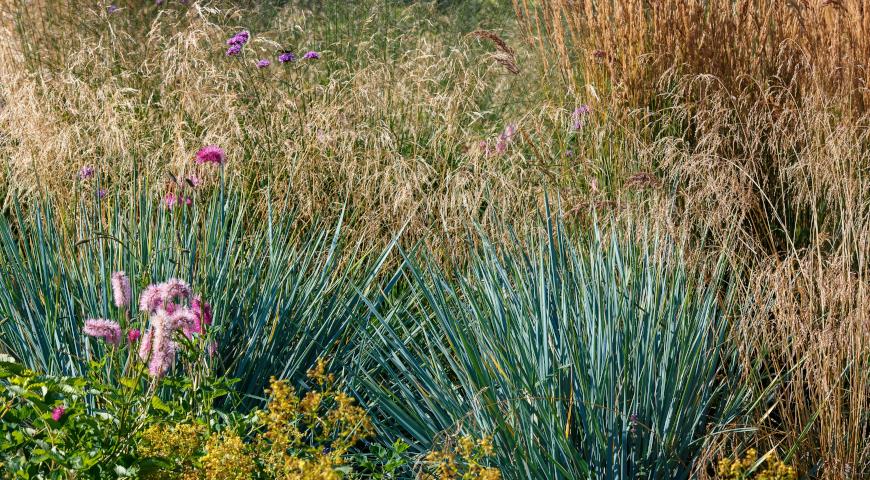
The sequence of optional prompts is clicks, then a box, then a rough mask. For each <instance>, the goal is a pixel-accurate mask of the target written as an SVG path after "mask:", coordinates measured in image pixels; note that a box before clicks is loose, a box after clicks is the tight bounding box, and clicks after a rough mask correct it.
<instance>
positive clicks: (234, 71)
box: [0, 0, 547, 240]
mask: <svg viewBox="0 0 870 480" xmlns="http://www.w3.org/2000/svg"><path fill="white" fill-rule="evenodd" d="M231 3H232V2H225V3H221V2H211V3H206V2H202V3H197V2H192V3H191V6H190V7H184V6H181V5H180V4H178V3H176V2H173V3H171V4H169V6H168V7H165V8H159V9H158V8H157V7H154V6H153V2H139V3H135V4H129V5H127V6H125V7H124V8H122V9H121V10H119V11H117V12H115V13H112V14H108V13H107V12H106V11H104V10H101V9H100V7H96V6H94V5H93V3H92V2H84V1H82V2H43V3H42V4H41V5H42V8H43V11H39V10H38V9H37V10H28V9H27V8H26V7H25V6H24V5H23V4H21V2H19V1H18V0H5V1H4V2H3V4H2V7H0V12H3V13H2V14H0V15H3V18H4V21H3V22H0V23H2V25H3V28H4V29H5V30H4V31H3V32H2V35H3V36H4V38H10V39H14V41H10V42H7V44H6V46H5V49H4V50H2V54H0V55H2V56H0V72H2V76H3V78H4V82H3V84H2V86H0V97H2V98H4V99H5V101H6V106H5V107H4V108H3V109H2V110H0V138H3V139H4V140H3V142H2V143H0V149H2V151H0V154H2V157H3V159H4V164H5V165H6V166H7V168H5V169H4V175H5V176H4V177H3V179H2V181H3V184H4V186H5V187H6V189H5V195H4V199H3V202H4V205H9V202H10V201H11V200H12V199H13V198H20V197H21V196H27V195H36V194H41V193H43V192H46V191H48V192H51V193H52V194H53V195H54V196H56V197H58V200H60V201H61V203H62V202H63V200H64V198H65V196H67V195H69V194H70V193H71V192H75V191H76V189H77V188H79V183H78V182H77V181H76V179H75V177H76V172H77V171H78V169H79V168H81V167H82V166H83V165H94V166H96V167H97V171H98V172H99V173H100V174H101V175H102V177H103V182H104V183H106V184H108V185H109V187H108V188H110V189H123V188H125V182H129V181H130V179H132V178H139V179H141V180H143V181H144V180H147V181H149V182H150V183H151V188H152V189H153V190H154V192H155V195H162V193H163V192H164V191H167V190H172V189H173V188H174V187H173V182H172V180H171V179H170V177H169V175H168V174H170V173H171V174H173V175H175V176H176V177H178V178H182V177H183V176H184V175H186V174H190V173H198V174H199V175H200V176H205V177H208V175H209V174H208V172H206V171H196V169H195V165H194V163H193V154H194V152H195V151H196V150H197V149H198V148H200V147H201V146H202V145H205V144H211V143H214V144H218V145H220V146H222V147H223V148H225V149H226V150H227V152H228V155H229V161H228V163H227V174H228V175H229V176H230V178H232V179H233V181H234V182H237V183H241V184H243V185H244V187H245V188H246V189H247V190H249V191H255V192H265V191H266V190H267V189H269V190H270V191H271V196H272V198H273V200H274V202H273V204H275V205H285V206H286V207H287V208H292V209H294V210H295V211H296V212H297V215H298V218H299V219H300V220H305V219H310V218H313V217H318V216H319V217H322V216H328V215H331V214H334V213H336V212H338V211H339V210H341V208H342V207H343V206H347V209H348V211H349V216H350V217H351V218H352V221H353V224H354V225H356V226H357V227H358V233H359V236H360V237H364V238H372V239H379V240H380V239H388V238H390V237H391V235H392V234H393V233H395V232H396V231H397V230H398V229H399V228H400V227H402V226H403V225H407V228H406V231H407V232H409V235H412V236H414V237H416V238H421V237H423V236H424V234H425V233H426V232H427V231H430V229H432V228H437V229H438V230H443V231H447V232H453V231H458V230H459V229H460V227H461V226H462V225H464V224H465V223H466V222H467V220H468V219H469V218H477V219H479V220H480V221H481V222H484V223H485V222H486V221H488V219H490V218H496V217H501V218H506V217H510V218H529V217H531V216H533V215H535V213H536V210H535V209H534V208H531V209H530V208H528V207H529V206H530V205H538V204H539V202H540V198H541V195H540V192H542V191H543V190H544V186H545V185H546V182H547V175H546V172H544V171H543V169H542V168H539V167H537V166H536V164H535V162H532V161H529V160H528V159H527V158H526V157H527V156H528V155H527V150H526V149H525V148H524V147H523V146H522V142H516V144H515V145H514V146H512V148H510V149H509V150H508V151H507V152H505V154H504V155H501V156H498V157H495V156H485V155H483V154H482V153H481V152H480V149H479V148H477V144H478V142H479V141H480V140H483V139H486V138H489V137H494V136H496V135H498V134H499V133H500V132H501V131H502V130H503V129H504V128H505V126H506V124H507V123H512V122H516V123H518V124H520V126H521V131H522V132H523V133H524V134H528V133H534V130H535V127H533V126H532V125H534V124H535V123H537V122H536V121H532V120H530V121H525V120H524V119H526V118H531V117H533V116H535V115H537V114H538V113H537V112H535V111H531V110H529V109H528V108H527V107H526V106H525V105H522V104H517V103H516V102H515V99H514V98H513V97H512V96H511V93H510V90H511V89H512V88H513V87H515V86H516V85H518V84H520V83H521V82H522V79H521V77H519V76H517V75H516V74H517V73H519V71H518V70H517V69H516V63H515V62H516V61H517V59H515V58H514V57H512V56H508V55H507V53H506V52H504V51H500V50H496V48H495V47H494V46H493V45H492V44H489V43H487V41H486V39H483V40H481V39H479V38H477V37H476V36H474V35H453V34H446V33H445V32H444V30H445V29H446V28H449V25H448V24H447V23H446V22H445V21H444V20H443V19H442V18H441V17H440V15H441V14H440V13H439V12H438V11H437V10H436V7H435V5H434V4H422V5H410V6H401V5H399V4H398V3H394V2H380V1H377V2H376V1H373V2H364V3H361V4H360V5H359V6H356V7H353V9H351V7H343V8H347V9H350V10H348V12H346V13H344V14H343V15H346V17H347V18H344V19H342V18H338V19H336V18H335V17H336V15H337V14H342V13H341V12H336V10H335V9H336V8H339V7H336V6H335V5H337V2H332V3H330V4H329V5H332V6H331V7H328V9H327V7H325V6H318V5H314V6H313V7H311V8H303V7H300V6H299V4H298V2H297V3H293V4H289V5H285V6H280V7H274V6H262V7H257V8H261V10H257V9H256V8H254V7H253V6H250V5H249V6H246V7H244V8H241V7H236V6H234V5H231ZM262 3H263V4H264V5H268V2H262ZM360 15H362V18H360ZM48 19H50V21H51V23H52V24H51V25H50V26H46V25H44V24H43V22H45V21H49V20H48ZM241 28H248V29H250V30H252V32H253V37H252V41H251V43H250V44H249V45H248V46H246V47H245V53H244V54H243V58H240V59H236V58H228V57H226V56H225V54H224V52H225V49H226V45H225V43H224V42H225V39H226V38H228V37H229V36H231V35H232V34H233V33H235V32H236V31H238V30H239V29H241ZM46 31H47V32H49V34H48V35H44V34H43V32H46ZM450 33H453V32H450ZM460 33H461V32H460ZM58 37H69V38H74V39H75V41H74V42H68V43H67V42H60V43H55V42H56V41H57V39H58ZM495 37H496V38H498V35H495ZM508 41H510V39H508ZM503 42H504V41H503ZM503 45H505V46H507V43H503ZM281 48H291V49H294V50H295V51H297V53H304V51H305V50H307V49H314V50H319V51H321V53H322V54H323V59H322V60H321V61H320V62H317V63H315V62H307V63H305V62H299V63H297V64H294V65H292V66H282V65H278V64H277V62H275V58H274V57H275V55H276V52H277V51H278V50H279V49H281ZM498 48H503V47H498ZM508 48H510V47H508ZM40 51H44V52H46V54H45V55H44V56H43V55H39V54H36V55H34V52H40ZM259 58H272V61H273V65H272V66H271V67H270V68H268V69H263V70H258V69H256V68H255V67H254V63H255V62H256V60H257V59H259ZM504 62H508V63H510V65H512V69H513V70H512V71H513V73H511V72H510V71H507V70H505V66H504ZM527 132H528V133H527ZM213 177H214V175H212V178H211V179H209V178H206V180H207V181H215V179H214V178H213Z"/></svg>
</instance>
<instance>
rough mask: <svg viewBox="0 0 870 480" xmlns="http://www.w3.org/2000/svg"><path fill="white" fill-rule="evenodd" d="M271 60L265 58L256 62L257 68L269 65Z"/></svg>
mask: <svg viewBox="0 0 870 480" xmlns="http://www.w3.org/2000/svg"><path fill="white" fill-rule="evenodd" d="M271 64H272V62H270V61H268V60H266V59H265V58H264V59H262V60H260V61H259V62H257V68H266V67H268V66H269V65H271Z"/></svg>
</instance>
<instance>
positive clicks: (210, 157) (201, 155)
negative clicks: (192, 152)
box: [196, 145, 227, 165]
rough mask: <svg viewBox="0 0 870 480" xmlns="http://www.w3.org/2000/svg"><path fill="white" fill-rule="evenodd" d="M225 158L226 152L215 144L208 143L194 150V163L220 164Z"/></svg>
mask: <svg viewBox="0 0 870 480" xmlns="http://www.w3.org/2000/svg"><path fill="white" fill-rule="evenodd" d="M226 159H227V154H226V153H224V150H223V149H222V148H220V147H218V146H217V145H208V146H205V147H202V148H200V149H199V151H198V152H196V163H214V164H217V165H221V164H223V163H224V161H225V160H226Z"/></svg>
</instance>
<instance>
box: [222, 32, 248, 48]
mask: <svg viewBox="0 0 870 480" xmlns="http://www.w3.org/2000/svg"><path fill="white" fill-rule="evenodd" d="M249 38H251V33H250V32H248V31H247V30H242V31H241V32H239V33H237V34H235V35H233V36H232V37H230V39H229V40H227V45H244V44H246V43H248V39H249Z"/></svg>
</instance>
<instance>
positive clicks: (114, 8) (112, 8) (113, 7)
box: [106, 4, 118, 13]
mask: <svg viewBox="0 0 870 480" xmlns="http://www.w3.org/2000/svg"><path fill="white" fill-rule="evenodd" d="M106 11H108V12H109V13H115V12H117V11H118V6H117V5H114V4H112V5H109V7H108V8H107V9H106Z"/></svg>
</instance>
